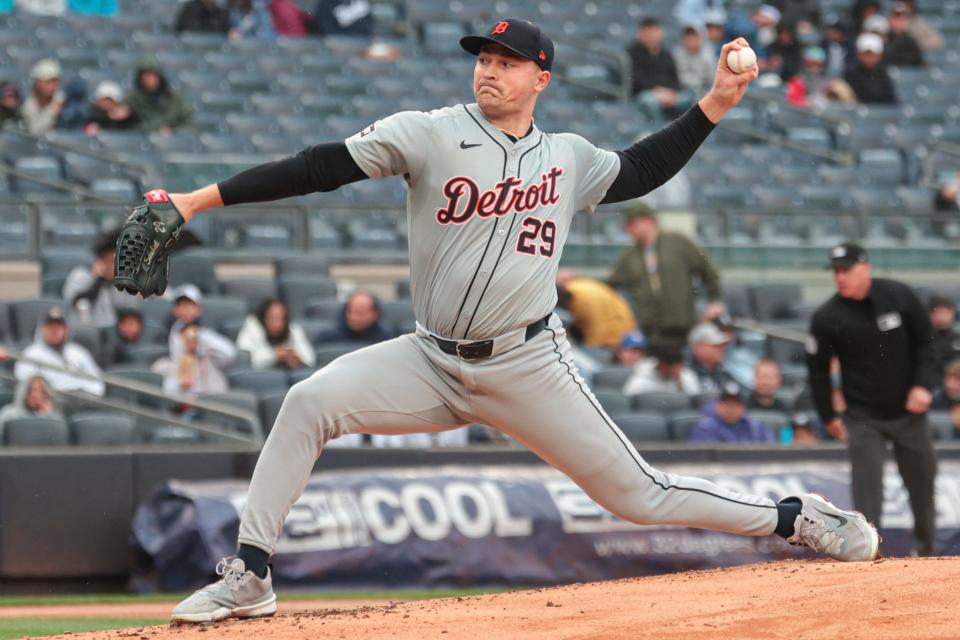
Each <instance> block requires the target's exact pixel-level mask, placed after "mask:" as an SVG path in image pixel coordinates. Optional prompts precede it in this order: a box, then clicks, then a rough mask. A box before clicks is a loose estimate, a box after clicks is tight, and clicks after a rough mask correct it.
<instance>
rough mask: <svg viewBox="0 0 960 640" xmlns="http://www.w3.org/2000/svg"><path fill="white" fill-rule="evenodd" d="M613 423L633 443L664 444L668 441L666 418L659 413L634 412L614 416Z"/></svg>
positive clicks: (668, 433)
mask: <svg viewBox="0 0 960 640" xmlns="http://www.w3.org/2000/svg"><path fill="white" fill-rule="evenodd" d="M613 421H614V422H615V423H616V424H617V426H618V427H620V430H621V431H623V435H625V436H626V437H627V438H628V439H629V440H631V441H634V442H666V441H667V440H669V439H670V432H669V430H668V427H667V418H666V417H665V416H663V415H661V414H659V413H651V412H636V413H628V414H624V415H619V416H615V417H614V418H613Z"/></svg>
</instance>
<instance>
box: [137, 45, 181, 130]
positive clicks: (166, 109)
mask: <svg viewBox="0 0 960 640" xmlns="http://www.w3.org/2000/svg"><path fill="white" fill-rule="evenodd" d="M135 74H136V75H135V76H134V78H135V80H134V89H133V93H132V94H131V95H130V101H129V104H130V109H131V111H133V113H134V115H135V116H136V118H137V120H138V121H139V123H140V128H141V129H142V130H144V131H159V132H160V133H170V132H171V131H173V130H174V129H180V128H183V127H189V126H192V125H193V109H192V108H191V107H190V105H189V104H187V101H186V100H184V99H183V96H181V95H180V94H179V93H177V92H176V91H174V90H173V89H171V88H170V85H169V83H168V82H167V79H166V77H165V76H164V75H163V71H162V70H161V68H160V65H159V63H158V62H157V61H156V60H153V59H144V60H141V61H140V63H139V64H138V65H137V69H136V72H135Z"/></svg>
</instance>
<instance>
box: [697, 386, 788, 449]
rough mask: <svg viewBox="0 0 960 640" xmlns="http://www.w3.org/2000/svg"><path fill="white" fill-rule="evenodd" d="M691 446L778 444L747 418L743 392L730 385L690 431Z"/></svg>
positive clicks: (760, 426) (706, 409) (762, 425)
mask: <svg viewBox="0 0 960 640" xmlns="http://www.w3.org/2000/svg"><path fill="white" fill-rule="evenodd" d="M689 440H690V442H727V443H748V442H775V441H776V439H775V438H774V437H773V433H771V432H770V429H768V428H767V427H766V425H764V424H763V423H761V422H759V421H758V420H755V419H754V418H751V417H750V416H748V415H747V406H746V404H744V400H743V389H741V387H740V385H738V384H737V383H735V382H728V383H727V384H725V385H723V388H722V389H721V390H720V397H719V398H718V399H717V400H716V401H714V402H711V403H710V404H708V405H707V406H706V407H704V410H703V417H701V418H700V421H699V422H697V424H696V426H694V427H693V429H691V431H690V436H689Z"/></svg>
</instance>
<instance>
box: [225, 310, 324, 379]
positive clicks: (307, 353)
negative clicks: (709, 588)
mask: <svg viewBox="0 0 960 640" xmlns="http://www.w3.org/2000/svg"><path fill="white" fill-rule="evenodd" d="M237 348H238V349H243V350H244V351H249V352H250V360H251V364H253V367H254V368H255V369H268V368H270V367H278V368H284V369H297V368H299V367H312V366H314V364H315V363H316V359H317V357H316V354H315V353H314V351H313V347H312V346H311V345H310V341H309V340H308V339H307V334H306V333H305V332H304V331H303V328H302V327H301V326H300V325H299V324H297V323H295V322H290V314H289V311H288V310H287V305H285V304H284V303H283V302H282V301H280V300H277V299H276V298H272V299H270V300H267V301H265V302H264V303H263V304H261V305H260V308H259V309H257V313H256V315H251V316H247V319H246V321H245V322H244V323H243V326H242V327H241V328H240V333H239V334H238V335H237Z"/></svg>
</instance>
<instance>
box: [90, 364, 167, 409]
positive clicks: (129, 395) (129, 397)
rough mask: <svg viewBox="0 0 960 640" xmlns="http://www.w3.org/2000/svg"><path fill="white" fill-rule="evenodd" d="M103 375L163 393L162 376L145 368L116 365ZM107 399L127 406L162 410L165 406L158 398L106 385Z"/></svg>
mask: <svg viewBox="0 0 960 640" xmlns="http://www.w3.org/2000/svg"><path fill="white" fill-rule="evenodd" d="M104 373H106V374H107V375H110V376H114V377H117V378H120V379H122V380H127V381H131V382H135V383H137V384H140V385H147V386H149V387H151V390H153V391H156V392H162V391H163V376H162V375H160V374H159V373H156V372H154V371H151V370H150V369H148V368H145V367H141V366H134V365H116V366H112V367H108V368H107V369H106V370H105V372H104ZM107 397H108V398H114V399H116V400H119V401H121V402H126V403H129V404H142V405H144V406H148V407H153V408H162V407H163V406H164V405H165V402H164V401H163V400H161V399H160V398H157V397H153V396H148V395H143V394H141V393H139V392H137V391H134V390H132V389H126V388H123V387H118V386H116V385H107Z"/></svg>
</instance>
